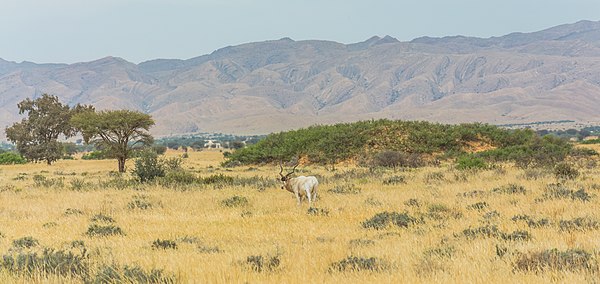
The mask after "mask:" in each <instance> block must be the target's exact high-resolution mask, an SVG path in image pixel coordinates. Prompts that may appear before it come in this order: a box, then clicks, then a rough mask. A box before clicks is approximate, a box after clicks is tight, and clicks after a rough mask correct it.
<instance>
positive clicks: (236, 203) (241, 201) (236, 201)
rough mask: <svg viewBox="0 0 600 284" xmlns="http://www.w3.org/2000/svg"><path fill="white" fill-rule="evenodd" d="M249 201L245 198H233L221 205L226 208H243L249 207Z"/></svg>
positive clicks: (222, 202)
mask: <svg viewBox="0 0 600 284" xmlns="http://www.w3.org/2000/svg"><path fill="white" fill-rule="evenodd" d="M248 203H249V202H248V199H247V198H246V197H243V196H237V195H236V196H233V197H231V198H227V199H225V200H223V201H221V205H223V206H225V207H242V206H246V205H248Z"/></svg>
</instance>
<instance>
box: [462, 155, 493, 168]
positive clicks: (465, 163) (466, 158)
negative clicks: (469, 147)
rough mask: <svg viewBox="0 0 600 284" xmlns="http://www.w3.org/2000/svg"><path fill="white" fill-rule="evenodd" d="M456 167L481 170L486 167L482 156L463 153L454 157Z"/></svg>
mask: <svg viewBox="0 0 600 284" xmlns="http://www.w3.org/2000/svg"><path fill="white" fill-rule="evenodd" d="M456 168H457V169H459V170H482V169H485V168H487V164H486V163H485V161H484V160H483V158H480V157H476V156H475V155H463V156H460V157H458V159H456Z"/></svg>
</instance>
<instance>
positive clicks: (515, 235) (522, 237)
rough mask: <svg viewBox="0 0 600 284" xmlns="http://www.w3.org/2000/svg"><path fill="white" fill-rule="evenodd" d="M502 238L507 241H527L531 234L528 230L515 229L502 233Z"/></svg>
mask: <svg viewBox="0 0 600 284" xmlns="http://www.w3.org/2000/svg"><path fill="white" fill-rule="evenodd" d="M502 239H504V240H507V241H528V240H531V234H530V233H529V232H528V231H523V230H517V231H514V232H512V233H510V234H502Z"/></svg>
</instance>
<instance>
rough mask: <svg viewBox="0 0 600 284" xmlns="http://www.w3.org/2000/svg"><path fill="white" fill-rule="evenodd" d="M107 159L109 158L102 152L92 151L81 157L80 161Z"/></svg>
mask: <svg viewBox="0 0 600 284" xmlns="http://www.w3.org/2000/svg"><path fill="white" fill-rule="evenodd" d="M108 158H110V157H108V155H107V154H106V153H105V152H103V151H93V152H89V153H87V154H84V155H83V156H81V159H82V160H104V159H108Z"/></svg>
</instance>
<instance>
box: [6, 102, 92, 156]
mask: <svg viewBox="0 0 600 284" xmlns="http://www.w3.org/2000/svg"><path fill="white" fill-rule="evenodd" d="M17 107H18V108H19V114H23V113H27V118H24V119H23V120H21V122H17V123H15V124H13V125H12V126H10V127H7V128H6V130H5V132H6V137H7V138H8V140H9V141H11V142H13V143H15V144H16V146H17V150H18V151H19V153H21V155H23V157H25V158H26V159H27V160H30V161H33V162H38V161H46V163H47V164H48V165H50V164H52V162H54V161H56V160H58V159H59V158H61V157H62V154H63V146H62V144H61V143H60V142H58V137H59V136H60V135H61V134H62V135H64V136H65V137H67V138H68V137H71V136H73V135H74V134H75V133H76V131H75V129H74V128H73V127H72V126H71V124H70V123H69V121H70V119H71V116H73V115H74V114H76V113H79V112H82V111H84V110H93V107H91V106H84V105H79V104H78V105H77V106H75V107H74V108H72V109H71V108H70V107H69V106H68V105H63V104H62V103H60V101H59V100H58V97H56V96H50V95H48V94H43V95H42V96H41V97H39V98H37V99H35V100H31V99H29V98H27V99H25V100H23V101H21V102H20V103H18V104H17Z"/></svg>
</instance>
